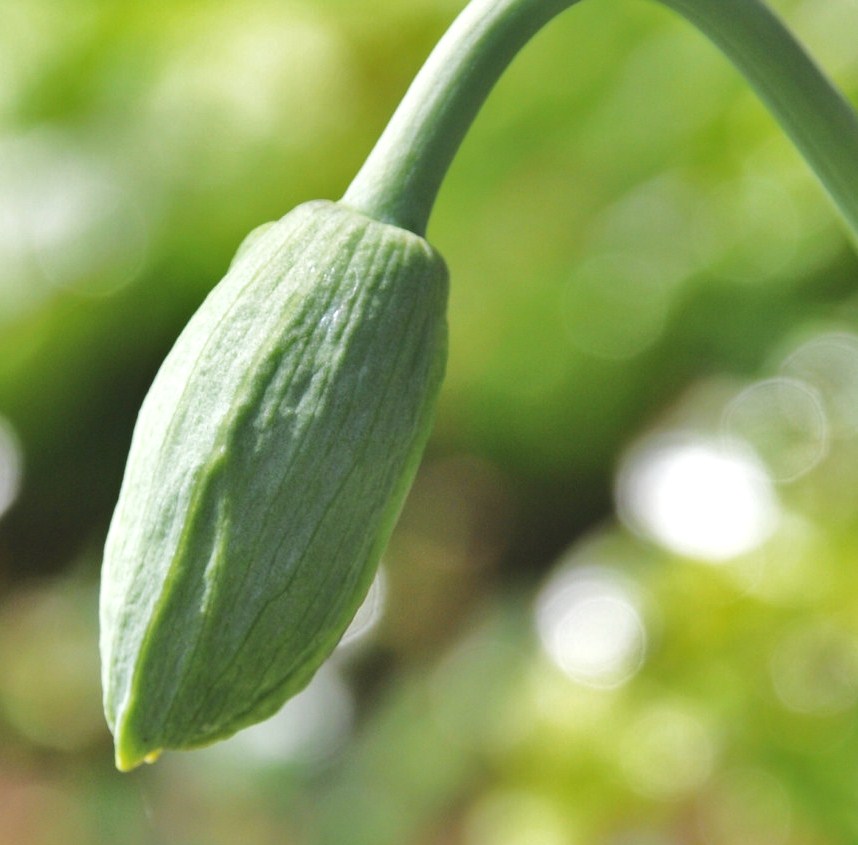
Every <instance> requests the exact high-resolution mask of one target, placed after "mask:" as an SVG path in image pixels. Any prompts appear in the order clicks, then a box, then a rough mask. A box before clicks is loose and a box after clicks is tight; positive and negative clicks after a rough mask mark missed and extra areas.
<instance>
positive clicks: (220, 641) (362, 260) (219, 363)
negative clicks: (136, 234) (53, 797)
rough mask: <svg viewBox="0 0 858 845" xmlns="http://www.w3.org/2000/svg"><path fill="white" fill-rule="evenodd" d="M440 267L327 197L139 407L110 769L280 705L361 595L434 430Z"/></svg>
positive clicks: (411, 238) (114, 541) (122, 546)
mask: <svg viewBox="0 0 858 845" xmlns="http://www.w3.org/2000/svg"><path fill="white" fill-rule="evenodd" d="M447 287H448V283H447V271H446V267H445V265H444V262H443V260H442V259H441V258H440V256H439V255H438V254H437V253H436V252H435V251H434V250H433V249H432V248H431V247H430V246H429V245H428V244H427V242H426V241H425V240H423V239H422V238H421V237H419V236H417V235H415V234H413V233H411V232H408V231H405V230H403V229H401V228H398V227H396V226H393V225H388V224H385V223H380V222H378V221H376V220H373V219H371V218H369V217H367V216H365V215H363V214H362V213H360V212H357V211H355V210H352V209H350V208H348V207H347V206H345V205H342V204H338V203H330V202H322V201H319V202H313V203H307V204H305V205H302V206H299V207H298V208H297V209H295V210H294V211H292V212H291V213H290V214H288V215H286V216H285V217H284V218H283V219H282V220H280V221H278V222H276V223H274V224H270V225H268V226H267V227H265V228H264V229H263V228H260V229H257V230H255V231H254V232H253V233H251V236H250V237H249V238H248V239H247V241H246V242H245V244H243V245H242V247H241V249H240V250H239V253H238V255H237V256H236V259H235V261H234V262H233V265H232V266H231V268H230V270H229V272H228V274H227V276H226V277H225V278H224V280H223V281H222V282H221V283H220V284H219V285H218V286H217V287H216V288H215V289H214V290H213V291H212V292H211V294H210V295H209V297H208V298H207V299H206V301H205V302H204V303H203V305H202V306H201V308H200V309H199V311H198V312H197V313H196V314H195V315H194V317H193V318H192V319H191V321H190V322H189V324H188V326H187V327H186V328H185V330H184V331H183V333H182V334H181V336H180V337H179V339H178V341H177V342H176V344H175V346H174V348H173V349H172V351H171V352H170V354H169V355H168V357H167V359H166V360H165V362H164V364H163V366H162V367H161V370H160V371H159V373H158V375H157V377H156V378H155V381H154V383H153V385H152V387H151V389H150V392H149V394H148V396H147V397H146V400H145V402H144V404H143V407H142V409H141V411H140V416H139V418H138V421H137V425H136V428H135V431H134V436H133V440H132V445H131V452H130V455H129V459H128V465H127V468H126V474H125V478H124V480H123V484H122V490H121V493H120V497H119V502H118V505H117V507H116V511H115V514H114V517H113V521H112V523H111V526H110V531H109V534H108V538H107V544H106V549H105V559H104V568H103V576H102V589H101V653H102V667H103V669H102V672H103V685H104V690H105V712H106V715H107V719H108V723H109V725H110V727H111V730H112V731H113V734H114V737H115V742H116V761H117V766H118V767H119V768H120V769H122V770H128V769H131V768H133V767H135V766H137V765H139V764H140V763H141V762H143V761H151V760H153V759H155V757H157V755H158V754H159V753H160V751H161V749H167V748H191V747H195V746H200V745H205V744H208V743H211V742H213V741H215V740H217V739H220V738H223V737H226V736H229V735H231V734H232V733H234V732H235V731H237V730H239V729H240V728H242V727H245V726H247V725H250V724H253V723H254V722H257V721H260V720H262V719H264V718H266V717H268V716H270V715H271V714H272V713H273V712H275V711H276V710H277V709H278V708H279V707H280V706H281V705H282V704H283V702H284V701H285V700H286V699H287V698H288V697H289V696H291V695H293V694H295V693H296V692H298V691H299V690H300V689H302V688H303V687H304V686H305V685H306V684H307V683H308V681H309V680H310V678H311V677H312V676H313V674H314V672H315V671H316V669H317V668H318V667H319V665H320V664H321V663H322V662H323V661H324V659H325V658H326V657H327V656H328V654H329V653H330V652H331V651H332V650H333V648H334V646H335V645H336V643H337V641H338V640H339V638H340V636H341V635H342V633H343V632H344V631H345V629H346V627H347V626H348V624H349V622H350V620H351V618H352V616H353V615H354V613H355V612H356V610H357V608H358V607H359V605H360V603H361V601H362V600H363V598H364V595H365V594H366V592H367V590H368V588H369V586H370V583H371V582H372V579H373V575H374V573H375V570H376V566H377V563H378V559H379V557H380V555H381V552H382V550H383V548H384V546H385V544H386V542H387V539H388V537H389V534H390V532H391V530H392V527H393V523H394V521H395V518H396V516H397V514H398V511H399V509H400V507H401V504H402V501H403V499H404V496H405V494H406V492H407V490H408V488H409V486H410V483H411V480H412V478H413V475H414V472H415V470H416V466H417V462H418V460H419V457H420V454H421V452H422V449H423V446H424V445H425V441H426V439H427V436H428V432H429V428H430V424H431V418H432V415H433V409H434V405H435V399H436V397H437V393H438V390H439V387H440V382H441V378H442V375H443V370H444V362H445V358H446V317H445V311H446V300H447Z"/></svg>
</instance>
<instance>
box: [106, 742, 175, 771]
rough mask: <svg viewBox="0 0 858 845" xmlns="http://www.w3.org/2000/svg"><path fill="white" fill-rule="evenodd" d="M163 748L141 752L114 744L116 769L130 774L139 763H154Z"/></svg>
mask: <svg viewBox="0 0 858 845" xmlns="http://www.w3.org/2000/svg"><path fill="white" fill-rule="evenodd" d="M163 750H164V749H163V748H157V749H155V750H154V751H148V752H142V751H139V750H138V749H137V748H134V747H129V745H128V744H127V743H123V742H120V741H119V740H117V742H116V768H117V769H119V771H120V772H130V771H132V770H134V769H136V768H137V767H138V766H139V765H140V764H141V763H154V762H156V761H157V760H158V758H159V757H160V756H161V752H162V751H163Z"/></svg>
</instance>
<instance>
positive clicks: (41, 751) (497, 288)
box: [0, 0, 858, 845]
mask: <svg viewBox="0 0 858 845" xmlns="http://www.w3.org/2000/svg"><path fill="white" fill-rule="evenodd" d="M774 5H775V6H776V8H778V9H779V10H780V11H781V12H782V13H783V14H784V16H785V17H786V18H787V20H788V21H789V23H790V25H791V26H792V27H793V28H794V29H795V30H796V32H797V33H798V34H799V35H800V36H801V37H802V38H803V39H804V40H805V41H806V42H807V43H808V44H809V45H810V47H811V49H812V51H813V52H814V54H815V55H816V56H817V57H818V59H819V60H820V62H821V63H822V64H823V65H824V66H825V67H826V68H827V69H829V71H830V72H831V73H832V75H833V76H834V77H835V78H836V79H837V80H838V81H839V83H840V84H841V85H842V86H843V87H844V89H845V90H846V91H847V92H848V93H849V95H850V96H851V98H852V99H853V101H858V41H856V39H855V37H854V33H855V32H856V31H858V5H856V4H855V2H854V0H802V2H798V0H776V2H774ZM460 7H461V3H460V2H455V3H454V2H452V0H415V2H411V3H407V4H404V3H398V2H395V0H361V2H348V3H347V2H344V1H343V0H276V2H275V0H244V2H242V3H237V2H225V0H220V2H215V0H194V1H193V2H191V0H175V2H173V3H170V4H167V5H165V4H135V3H130V2H119V0H114V2H104V1H103V0H18V2H13V0H0V843H2V845H7V843H8V844H9V845H48V843H60V842H61V843H70V842H73V843H76V845H88V844H89V843H93V844H95V843H111V845H126V843H127V845H149V843H153V844H154V843H160V842H170V843H175V845H185V844H186V843H187V845H192V843H207V845H211V844H213V845H217V843H230V845H232V843H235V842H237V841H241V842H247V843H254V845H256V843H295V845H316V843H319V845H327V844H328V843H331V845H335V843H336V844H337V845H338V844H339V843H350V845H360V843H367V845H369V843H372V845H386V844H387V843H389V845H403V843H415V845H424V843H425V845H429V843H439V844H440V843H461V845H555V844H556V845H578V844H579V843H580V845H668V843H683V845H685V843H707V845H708V844H710V843H715V845H722V843H723V845H744V843H754V845H759V843H766V845H832V843H845V842H853V841H855V840H856V839H858V810H856V808H858V789H856V786H855V785H856V783H858V763H856V761H858V730H856V725H858V722H856V716H858V613H856V610H858V575H856V570H855V569H854V568H853V567H854V561H855V559H856V555H858V486H856V484H855V478H856V477H858V439H856V432H858V297H857V296H856V293H858V286H856V281H858V258H856V254H855V251H854V249H853V247H852V246H850V245H849V244H848V243H847V241H846V239H845V237H844V234H843V229H842V227H841V226H840V225H839V223H838V221H837V219H836V217H835V215H834V213H833V211H832V209H831V207H830V205H829V204H828V201H827V200H826V198H825V196H824V195H823V193H822V191H821V189H820V188H819V187H818V186H817V184H816V183H815V181H814V179H813V177H812V176H811V175H810V173H809V172H808V171H807V169H806V167H805V166H804V165H803V163H802V162H801V161H800V159H799V158H798V156H797V154H796V153H795V152H794V151H793V150H792V149H791V147H790V146H789V144H788V142H787V141H786V140H785V139H784V138H783V137H782V136H781V135H780V133H779V131H778V130H777V128H776V127H775V126H774V125H773V123H772V121H771V120H770V119H769V117H768V116H767V115H766V114H765V112H764V111H763V109H762V107H761V106H760V105H759V104H758V103H757V101H756V100H755V98H754V97H753V95H752V94H751V93H750V92H749V91H748V90H747V88H746V87H745V85H744V84H743V83H742V81H741V80H740V79H739V78H738V76H737V75H736V74H735V73H734V72H733V71H732V70H731V69H730V68H729V67H728V66H727V64H726V62H725V61H724V60H723V59H722V58H721V57H720V56H719V55H718V54H717V53H716V52H715V51H714V50H713V49H712V48H711V47H710V46H709V45H708V44H706V43H705V42H704V41H703V39H702V38H701V37H700V36H699V35H698V34H696V33H695V32H693V31H691V30H690V28H689V27H688V26H687V25H686V24H684V23H683V22H682V21H680V20H678V19H676V18H675V17H673V16H671V15H669V14H667V13H665V12H664V11H663V10H661V9H660V8H658V7H657V6H656V5H655V4H642V3H637V2H632V0H616V1H615V2H611V3H607V2H596V0H591V2H589V3H584V4H581V6H580V7H577V8H575V9H574V10H572V11H570V12H568V13H566V14H564V15H563V16H561V17H560V18H559V19H558V20H557V21H556V22H554V23H553V24H552V25H551V26H550V27H549V28H547V29H546V30H545V31H544V32H543V33H541V34H540V35H539V37H538V38H537V39H535V41H534V43H533V44H532V45H531V46H530V47H529V48H528V49H527V50H526V51H525V52H524V53H523V54H522V55H521V57H520V58H519V59H518V60H517V61H516V62H515V64H514V65H513V67H512V68H511V69H510V71H509V72H508V74H507V75H506V76H505V78H504V79H503V80H502V82H501V84H500V85H499V86H498V88H497V90H496V92H495V93H494V94H493V96H492V97H491V99H490V101H489V102H488V104H487V106H486V107H485V109H484V111H483V113H482V114H481V116H480V118H479V120H478V122H477V124H476V126H475V127H474V130H473V132H472V133H471V135H470V136H469V138H468V139H467V141H466V142H465V144H464V147H463V149H462V151H461V154H460V155H459V157H458V159H457V161H456V163H455V165H454V166H453V169H452V171H451V173H450V176H449V179H448V181H447V184H446V185H445V188H444V190H443V192H442V195H441V197H440V200H439V203H438V206H437V208H436V212H435V215H434V218H433V221H432V224H431V227H430V233H429V234H430V239H431V240H432V241H433V243H434V244H435V245H436V246H437V247H438V248H439V250H440V251H441V252H442V253H443V254H444V256H445V257H446V259H447V261H448V263H449V265H450V268H451V272H452V278H453V288H452V300H451V312H450V323H451V356H450V363H449V372H448V378H447V382H446V386H445V390H444V394H443V396H442V404H441V409H440V413H439V418H438V423H437V426H436V431H435V435H434V438H433V440H432V443H431V444H430V449H429V454H428V456H427V460H426V462H425V464H424V467H423V469H422V470H421V473H420V475H419V476H418V480H417V483H416V485H415V488H414V491H413V493H412V495H411V497H410V499H409V502H408V504H407V506H406V509H405V512H404V514H403V518H402V520H401V523H400V525H399V527H398V529H397V532H396V534H395V536H394V539H393V542H392V544H391V547H390V549H389V551H388V554H387V556H386V561H385V567H384V572H385V578H384V588H383V589H380V590H379V593H378V594H377V597H376V601H375V607H376V609H377V610H378V609H380V608H381V609H383V612H382V614H381V620H380V621H376V623H375V626H374V627H372V626H367V628H368V631H367V632H365V634H364V636H362V637H355V638H354V640H353V641H352V642H350V643H348V644H346V645H344V646H343V647H342V648H341V649H340V650H339V651H338V653H337V654H336V655H335V656H334V658H333V659H332V660H331V662H330V664H329V665H327V666H326V667H325V669H324V670H323V672H321V673H320V674H319V676H318V678H317V680H316V681H314V683H313V684H312V685H311V686H310V687H309V688H308V690H307V691H306V692H305V693H303V694H302V695H301V696H299V697H298V698H297V699H295V700H294V701H293V702H291V703H290V704H288V705H287V706H286V708H284V710H283V712H282V713H281V714H279V715H278V716H277V717H275V719H274V720H272V721H271V722H269V723H266V724H265V725H262V726H259V727H258V728H255V729H251V730H250V731H248V732H245V733H244V734H241V735H239V736H238V737H236V738H235V739H234V740H231V741H230V742H228V743H224V744H222V745H220V746H215V747H213V748H211V749H208V750H205V751H200V752H194V753H189V754H175V755H170V754H168V755H166V757H165V759H164V760H163V761H162V762H160V763H159V764H158V765H157V766H155V767H152V768H147V769H146V770H144V771H138V772H135V773H133V774H131V775H127V776H121V775H119V774H118V773H116V772H115V771H114V770H113V768H112V752H111V748H110V738H109V735H108V734H107V730H106V728H105V727H104V725H103V721H102V717H101V712H100V706H99V682H98V666H97V631H96V610H95V608H96V602H97V576H98V566H99V556H100V547H101V544H102V542H103V537H104V533H105V530H106V525H107V521H108V519H109V516H110V511H111V507H112V504H113V502H114V500H115V497H116V494H117V490H118V484H119V480H120V478H121V473H122V466H123V460H124V456H125V452H126V450H127V446H128V442H129V437H130V432H131V427H132V425H133V421H134V416H135V413H136V409H137V407H138V406H139V403H140V401H141V398H142V396H143V394H144V392H145V390H146V388H147V386H148V384H149V383H150V381H151V379H152V377H153V375H154V372H155V370H156V368H157V366H158V364H159V362H160V360H161V359H162V358H163V356H164V354H165V352H166V351H167V349H168V348H169V346H170V344H171V343H172V341H173V339H174V338H175V336H176V334H177V333H178V331H179V330H180V329H181V326H182V325H183V324H184V322H185V321H186V320H187V318H188V316H189V315H190V314H191V313H192V312H193V310H194V308H195V307H196V306H197V304H198V303H199V302H200V301H201V299H202V298H203V297H204V296H205V294H206V292H207V291H208V290H209V289H210V288H211V286H212V285H213V284H214V283H215V282H216V281H217V279H218V278H219V277H220V276H221V275H222V273H223V271H224V269H225V267H226V266H227V263H228V261H229V258H230V256H231V253H232V252H233V250H234V249H235V247H236V246H237V244H238V243H239V242H240V240H241V239H242V237H243V236H244V234H245V233H246V232H247V231H248V230H250V229H251V228H253V227H254V226H256V225H258V224H259V223H261V222H263V221H265V220H268V219H272V218H275V217H278V216H280V215H282V214H283V213H285V212H286V211H287V210H288V209H289V208H291V207H292V206H294V205H295V204H297V203H299V202H301V201H303V200H306V199H311V198H316V197H330V198H336V197H337V196H339V195H340V194H341V193H342V191H343V190H344V188H345V186H346V185H347V183H348V181H349V179H350V178H351V176H352V175H353V174H354V173H355V171H356V169H357V167H358V166H359V164H360V162H361V161H362V159H363V157H364V156H365V155H366V153H367V152H368V150H369V148H370V146H371V144H372V143H373V141H374V139H375V138H376V137H377V135H378V133H379V132H380V130H381V128H382V127H383V125H384V123H385V121H386V119H387V117H388V116H389V114H390V113H391V111H392V109H393V107H394V105H395V103H396V101H397V99H398V97H399V96H401V93H402V91H403V90H404V88H405V86H406V85H407V83H408V81H409V79H410V78H411V76H412V75H413V74H414V72H415V71H416V70H417V68H418V67H419V64H420V62H421V61H422V59H423V58H424V57H425V55H426V54H427V53H428V51H429V49H430V48H431V45H432V44H433V43H434V41H435V40H436V39H437V38H438V37H439V36H440V34H441V33H442V32H443V30H444V28H445V27H446V26H447V24H448V23H449V21H450V20H451V19H452V17H453V16H454V14H455V13H456V12H457V11H458V10H459V8H460ZM368 613H369V611H367V614H368ZM365 621H366V620H365Z"/></svg>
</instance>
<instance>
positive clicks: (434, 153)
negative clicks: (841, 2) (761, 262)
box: [343, 0, 858, 238]
mask: <svg viewBox="0 0 858 845" xmlns="http://www.w3.org/2000/svg"><path fill="white" fill-rule="evenodd" d="M577 2H578V0H472V2H471V3H470V4H469V5H468V6H467V8H466V9H465V10H464V11H463V12H462V14H461V15H460V16H459V17H458V18H457V19H456V21H455V22H454V23H453V25H452V26H451V27H450V29H449V30H448V31H447V33H446V35H444V37H443V38H442V39H441V41H440V42H439V43H438V45H437V47H436V48H435V49H434V50H433V52H432V54H431V55H430V56H429V58H428V59H427V61H426V63H425V64H424V66H423V67H422V69H421V70H420V72H419V73H418V75H417V77H416V78H415V80H414V82H413V83H412V85H411V87H410V88H409V89H408V91H407V93H406V95H405V97H404V99H403V100H402V102H401V103H400V105H399V108H398V109H397V110H396V112H395V114H394V115H393V118H392V119H391V121H390V123H389V124H388V126H387V128H386V129H385V131H384V132H383V134H382V136H381V138H380V139H379V141H378V143H377V144H376V146H375V147H374V148H373V150H372V152H371V153H370V155H369V157H368V158H367V161H366V163H365V164H364V166H363V167H362V168H361V170H360V171H359V173H358V174H357V176H356V177H355V179H354V181H353V182H352V184H351V185H350V186H349V188H348V190H347V191H346V193H345V195H344V196H343V202H344V203H346V204H348V205H350V206H352V207H354V208H357V209H359V210H361V211H363V212H365V213H366V214H368V215H370V216H372V217H375V218H376V219H378V220H383V221H385V222H389V223H394V224H396V225H398V226H401V227H403V228H406V229H410V230H411V231H413V232H416V233H417V234H420V235H422V234H423V233H424V232H425V230H426V225H427V223H428V220H429V215H430V213H431V210H432V206H433V204H434V202H435V198H436V196H437V194H438V190H439V189H440V187H441V182H442V181H443V179H444V175H445V174H446V172H447V169H448V168H449V166H450V163H451V162H452V160H453V157H454V156H455V154H456V151H457V150H458V148H459V145H460V144H461V142H462V139H463V138H464V136H465V134H466V132H467V131H468V128H469V127H470V125H471V123H472V122H473V120H474V118H475V117H476V115H477V112H478V111H479V109H480V107H481V106H482V104H483V102H484V101H485V99H486V97H488V95H489V92H490V91H491V89H492V88H493V87H494V85H495V83H496V82H497V80H498V78H499V77H500V76H501V74H502V73H503V71H504V70H505V69H506V68H507V66H508V65H509V64H510V62H511V61H512V60H513V59H514V58H515V56H516V54H517V53H518V51H519V50H520V49H521V48H522V47H523V46H524V45H525V44H526V43H527V42H528V41H529V40H530V38H531V37H532V36H533V35H535V34H536V33H537V32H538V31H539V30H540V29H541V28H542V27H543V26H544V25H545V24H546V23H547V22H548V21H549V20H550V19H551V18H553V17H554V16H555V15H557V14H558V13H559V12H561V11H563V10H564V9H566V8H568V7H569V6H573V5H574V4H575V3H577ZM658 2H662V3H663V4H664V5H665V6H668V7H669V8H671V9H673V10H674V11H676V12H678V13H680V14H681V15H683V16H684V17H685V18H687V19H688V20H689V21H690V22H691V23H693V24H694V25H695V26H697V27H698V28H699V29H700V30H701V31H702V32H703V33H704V35H706V36H708V37H709V38H710V39H711V40H712V41H713V42H714V43H715V44H716V45H717V46H718V47H720V48H721V50H722V51H723V52H724V53H725V54H726V55H727V57H728V58H729V59H730V60H731V61H732V62H733V64H734V65H735V66H736V67H737V68H738V69H739V70H740V71H741V72H742V73H743V74H744V75H745V77H746V78H747V79H748V81H749V82H750V83H751V84H752V85H753V87H754V88H755V89H756V91H757V93H758V94H759V95H760V97H761V98H762V99H763V101H764V102H765V103H766V104H767V106H768V107H769V109H770V110H771V112H772V113H773V114H774V116H775V117H776V118H777V119H778V120H779V121H780V123H781V125H782V126H783V128H784V129H785V130H786V132H787V134H788V135H789V136H790V137H791V138H792V140H793V142H794V143H795V144H796V146H797V147H798V149H799V150H800V151H801V153H802V154H803V155H804V157H805V158H806V160H807V161H808V163H809V164H810V165H811V167H812V168H813V169H814V170H815V171H816V173H817V175H818V176H819V178H820V180H821V181H822V183H823V184H824V185H825V187H826V188H827V189H828V191H829V193H830V194H831V196H832V197H833V198H834V200H835V202H836V203H837V205H838V206H839V208H840V211H841V212H842V214H843V216H844V217H845V218H846V220H847V222H848V223H849V225H850V227H851V229H852V232H853V233H854V234H855V236H856V238H858V116H856V114H855V111H854V110H853V108H852V107H851V106H850V105H849V103H848V102H847V101H846V100H845V99H844V98H843V96H842V95H841V94H840V93H839V91H838V90H837V88H836V87H835V86H834V85H833V83H832V82H831V81H830V80H829V79H828V78H827V77H826V76H825V75H824V74H823V73H822V72H821V71H820V70H819V68H818V67H817V66H816V65H815V64H814V62H813V61H812V59H810V57H809V56H808V55H807V53H806V52H805V51H804V49H803V48H802V47H801V46H800V45H799V43H798V42H797V41H796V40H795V38H793V36H792V35H791V34H790V32H789V31H788V30H787V29H786V28H785V26H784V25H783V23H781V21H780V19H779V18H778V17H777V16H775V15H774V14H773V13H772V12H771V11H770V10H769V9H768V7H767V6H766V5H765V4H764V2H763V0H658Z"/></svg>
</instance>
